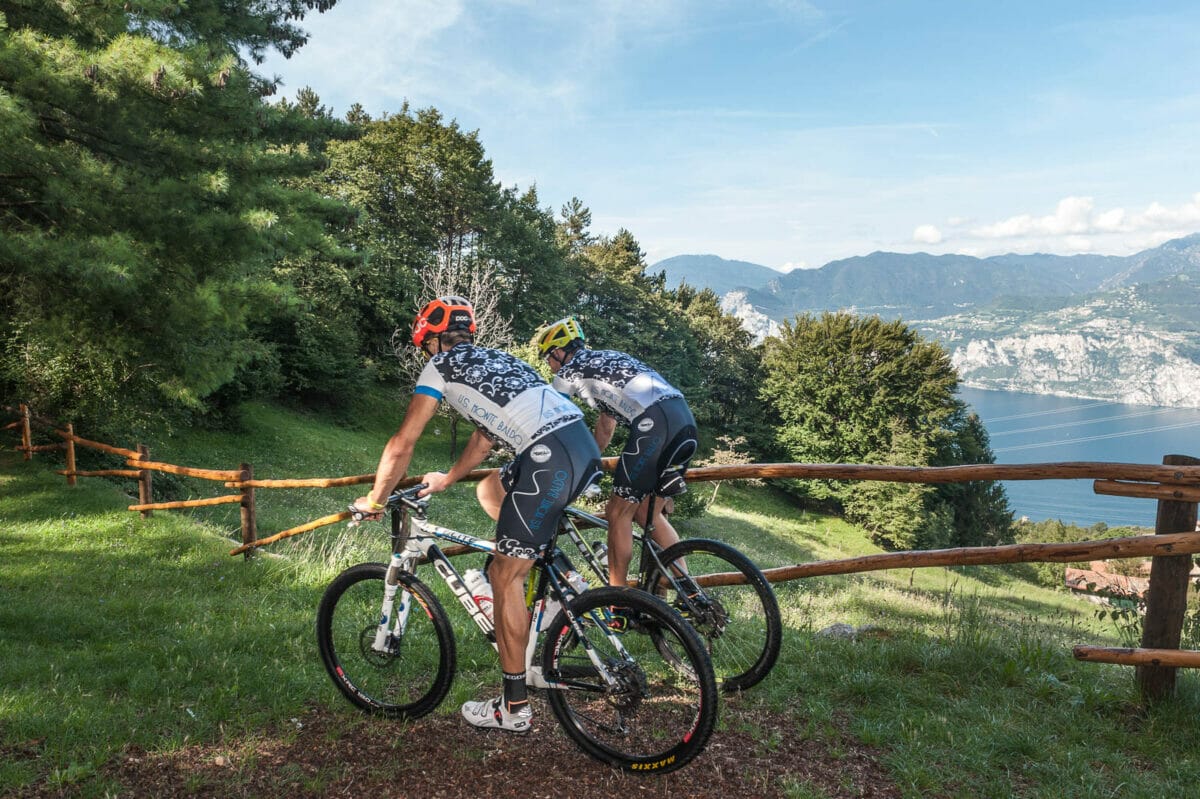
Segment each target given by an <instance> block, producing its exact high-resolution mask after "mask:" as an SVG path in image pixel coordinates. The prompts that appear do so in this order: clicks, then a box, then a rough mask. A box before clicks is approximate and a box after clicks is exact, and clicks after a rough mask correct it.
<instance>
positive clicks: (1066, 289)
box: [650, 234, 1200, 407]
mask: <svg viewBox="0 0 1200 799" xmlns="http://www.w3.org/2000/svg"><path fill="white" fill-rule="evenodd" d="M650 271H651V272H657V271H662V272H664V273H665V274H666V278H667V285H669V286H675V285H678V284H679V283H680V282H687V283H689V284H691V285H693V286H697V287H707V288H711V289H712V290H713V291H715V292H716V293H718V294H719V295H721V297H722V304H723V307H725V309H726V310H727V311H729V312H731V313H734V314H735V315H737V316H738V317H739V318H741V319H742V322H743V324H744V325H745V326H746V327H747V329H748V330H750V331H751V332H752V333H754V334H755V335H756V337H758V338H762V337H764V336H766V335H772V334H774V333H775V332H776V331H777V330H778V324H779V323H781V322H783V321H784V320H787V319H791V318H794V317H795V316H797V315H799V314H805V313H810V314H818V313H821V312H823V311H834V310H846V311H851V312H853V313H858V314H866V315H878V316H880V317H882V318H885V319H897V318H898V319H903V320H904V321H905V322H906V323H908V324H909V325H911V326H913V327H915V328H916V329H918V330H920V331H921V332H922V333H923V334H925V335H927V336H929V337H932V338H936V339H937V340H938V341H940V342H941V343H942V344H943V345H944V346H945V347H946V348H947V349H948V350H949V351H950V354H951V358H952V360H953V361H954V363H955V366H956V367H957V368H958V370H959V374H960V377H961V378H962V381H963V382H964V383H965V384H967V385H971V386H976V387H979V388H992V389H1002V390H1008V391H1027V392H1030V393H1037V394H1060V395H1064V396H1075V397H1089V398H1096V399H1109V400H1114V401H1120V402H1128V403H1134V404H1145V405H1168V406H1180V407H1200V318H1198V314H1197V311H1198V310H1200V234H1195V235H1191V236H1187V237H1184V238H1180V239H1175V240H1172V241H1168V242H1166V243H1165V244H1162V245H1160V246H1158V247H1155V248H1153V249H1149V250H1144V251H1142V252H1139V253H1136V254H1134V255H1129V256H1113V255H1072V256H1060V255H1048V254H1042V253H1038V254H1032V255H1018V254H1008V255H998V256H993V257H990V258H974V257H971V256H967V255H930V254H928V253H893V252H875V253H871V254H870V255H864V256H857V257H853V258H845V259H842V260H838V261H832V262H830V263H828V264H826V265H825V266H823V267H821V268H820V269H807V270H794V271H792V272H789V273H786V274H784V273H780V272H776V271H774V270H772V269H769V268H768V267H764V266H760V265H758V264H751V263H747V262H744V261H728V260H725V259H722V258H719V257H717V256H714V255H681V256H676V257H674V258H670V259H667V260H665V261H660V262H658V263H656V264H654V265H653V266H651V267H650Z"/></svg>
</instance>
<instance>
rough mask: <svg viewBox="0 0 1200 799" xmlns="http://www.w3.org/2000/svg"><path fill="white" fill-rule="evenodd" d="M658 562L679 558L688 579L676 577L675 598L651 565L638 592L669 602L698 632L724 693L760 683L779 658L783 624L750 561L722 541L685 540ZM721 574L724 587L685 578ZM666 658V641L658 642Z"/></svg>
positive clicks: (766, 586) (772, 595)
mask: <svg viewBox="0 0 1200 799" xmlns="http://www.w3.org/2000/svg"><path fill="white" fill-rule="evenodd" d="M660 557H661V560H662V562H663V563H664V564H666V565H667V567H668V568H670V566H671V564H673V563H675V562H677V561H680V560H682V562H683V563H685V564H686V566H687V572H688V575H690V577H685V576H677V577H676V580H677V582H678V583H679V587H680V589H681V591H680V595H679V596H675V592H674V589H673V588H672V586H671V584H670V583H669V582H667V580H666V579H664V578H663V575H662V571H661V570H660V569H659V567H658V565H657V564H653V563H652V564H647V565H649V566H650V567H651V568H650V572H649V573H648V574H646V575H645V577H644V578H643V581H642V588H643V589H645V590H647V591H649V592H650V593H652V594H654V595H655V596H658V597H660V598H662V599H664V600H668V601H670V602H671V603H672V605H671V606H672V607H674V608H675V609H676V610H678V611H679V613H680V615H681V616H683V618H684V619H685V620H686V621H687V622H688V623H689V624H691V625H692V627H694V628H695V629H696V632H698V633H700V637H701V638H702V639H704V643H705V645H706V646H707V648H708V654H709V655H710V656H711V657H712V663H713V672H714V673H715V674H716V676H717V683H718V684H719V685H720V686H721V689H722V690H723V691H726V692H733V691H744V690H745V689H747V688H749V687H750V686H752V685H756V684H757V683H759V682H761V681H762V680H763V679H764V678H765V677H766V676H767V674H768V673H770V671H771V667H773V666H774V665H775V661H776V660H778V659H779V649H780V643H781V641H782V638H783V621H782V619H781V618H780V615H779V603H778V602H777V601H776V599H775V592H774V591H773V590H772V589H771V584H770V583H769V582H767V578H766V577H765V576H764V575H763V573H762V570H761V569H759V568H758V567H757V566H755V565H754V562H753V561H752V560H750V559H749V558H747V557H746V556H745V555H743V554H742V553H741V552H739V551H738V550H737V549H735V548H733V547H731V546H730V545H729V544H726V543H724V542H722V541H714V540H712V539H708V538H689V539H685V540H683V541H680V542H679V543H677V544H674V545H673V546H671V547H670V548H668V549H667V550H665V551H664V552H663V553H662V555H661V556H660ZM718 574H720V575H726V578H725V579H723V580H722V582H726V581H728V582H729V583H730V584H728V585H698V584H697V583H696V582H694V580H693V579H691V578H699V577H704V576H709V575H718ZM663 644H664V646H666V647H667V652H664V654H666V655H668V656H671V655H670V646H671V642H670V641H664V642H663Z"/></svg>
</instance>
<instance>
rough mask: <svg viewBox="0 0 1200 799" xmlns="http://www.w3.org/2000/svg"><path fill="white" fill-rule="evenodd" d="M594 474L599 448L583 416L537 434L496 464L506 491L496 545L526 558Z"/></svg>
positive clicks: (541, 545)
mask: <svg viewBox="0 0 1200 799" xmlns="http://www.w3.org/2000/svg"><path fill="white" fill-rule="evenodd" d="M599 476H600V450H599V449H598V448H597V447H596V439H595V437H593V436H592V433H591V431H589V430H588V428H587V425H586V424H584V422H583V420H582V419H580V420H579V421H576V422H573V423H571V424H569V425H567V426H566V427H560V428H559V429H557V430H555V431H554V432H552V433H547V434H546V435H544V436H542V437H541V438H539V439H538V440H537V441H535V442H534V443H533V444H531V445H530V446H529V447H528V448H527V449H526V450H525V451H524V452H522V453H521V454H520V455H518V456H517V457H516V458H514V459H513V460H512V461H510V462H509V463H508V464H506V465H505V466H504V468H503V469H501V470H500V485H501V487H503V488H504V491H505V492H506V493H505V495H504V501H503V502H502V503H501V504H500V518H499V520H498V521H497V522H496V551H497V552H499V553H500V554H502V555H508V556H510V557H514V558H524V559H526V560H532V559H534V558H536V557H537V556H538V555H539V554H541V552H543V551H544V550H545V549H546V547H547V546H548V545H549V543H550V541H551V540H552V539H553V538H554V533H555V530H556V529H557V528H558V522H559V519H560V518H562V512H563V508H565V507H567V505H569V504H571V502H573V501H574V500H575V498H576V497H577V496H579V495H580V494H581V493H582V492H583V489H585V488H587V487H588V486H589V485H591V484H592V483H593V482H595V480H596V478H597V477H599Z"/></svg>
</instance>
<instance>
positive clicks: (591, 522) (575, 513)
mask: <svg viewBox="0 0 1200 799" xmlns="http://www.w3.org/2000/svg"><path fill="white" fill-rule="evenodd" d="M654 501H655V497H653V496H651V497H650V504H649V505H648V506H647V507H646V526H645V527H644V528H643V532H641V533H638V532H637V530H636V529H635V530H634V532H633V538H634V540H635V541H640V542H641V549H642V552H641V557H640V558H639V559H638V576H637V587H638V588H641V589H643V590H649V588H650V587H649V586H647V585H645V582H646V580H647V575H648V574H649V569H648V566H649V564H650V563H654V564H655V565H656V566H658V570H659V572H660V573H662V574H665V575H667V579H668V580H669V581H670V583H671V587H672V588H674V589H675V590H676V591H677V592H679V593H681V594H683V595H684V596H688V595H690V594H694V593H695V590H696V588H698V586H696V585H693V586H692V587H691V588H690V589H685V588H681V587H680V585H679V580H678V577H682V576H684V575H685V574H686V573H685V572H680V573H679V574H678V575H676V574H675V572H676V571H677V570H676V569H668V568H667V566H666V564H665V563H663V561H662V557H661V555H662V553H663V552H664V550H663V548H662V546H661V545H659V543H658V542H657V541H655V540H654ZM576 520H578V521H581V522H583V523H584V524H586V525H587V526H588V527H598V528H600V529H601V530H608V521H607V520H606V519H605V518H604V517H602V516H596V515H595V514H591V513H588V512H587V511H585V510H582V509H581V508H577V507H575V506H574V505H571V506H568V507H567V508H566V509H565V510H564V511H563V517H562V521H561V522H560V523H559V530H560V532H562V533H565V534H566V536H567V538H569V539H571V543H573V544H574V545H575V548H576V549H578V550H579V555H580V557H582V558H583V560H584V562H586V563H587V565H588V568H589V569H591V570H592V572H593V573H594V574H595V575H596V576H597V577H600V578H602V579H605V580H607V579H608V569H607V568H605V566H604V565H603V564H602V563H600V559H599V558H597V557H596V552H595V550H593V549H592V547H591V546H590V545H588V542H587V541H586V540H585V539H584V538H583V534H582V533H580V531H579V525H578V524H576ZM681 540H682V539H681Z"/></svg>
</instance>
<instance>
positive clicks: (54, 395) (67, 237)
mask: <svg viewBox="0 0 1200 799" xmlns="http://www.w3.org/2000/svg"><path fill="white" fill-rule="evenodd" d="M332 5H333V2H332V0H254V2H251V0H220V1H218V0H192V1H191V2H188V3H179V2H170V1H168V0H157V1H153V0H147V1H146V2H138V3H127V4H120V3H87V4H78V3H72V4H68V3H46V2H20V3H12V2H10V3H5V4H4V6H3V11H2V12H0V383H2V385H3V388H4V390H5V393H8V392H12V393H13V394H15V395H17V396H21V397H23V398H25V399H28V400H29V401H31V402H33V403H34V404H35V405H36V407H38V408H40V409H42V410H43V411H45V412H47V413H50V412H58V413H63V414H67V415H71V416H74V417H75V418H77V419H78V418H83V417H91V418H95V419H99V418H103V417H106V416H108V415H110V414H113V413H114V412H115V409H116V408H117V407H129V406H131V405H132V406H134V407H138V408H142V409H146V408H154V407H157V406H159V405H161V404H163V403H167V404H174V405H176V406H182V407H191V408H199V407H201V406H202V404H203V401H204V399H205V398H206V397H209V396H211V395H212V394H213V393H214V392H215V391H217V390H218V389H220V388H221V387H222V386H224V385H226V384H227V383H229V382H230V380H232V379H233V377H234V376H235V374H237V373H238V371H239V370H247V369H248V368H249V367H250V365H251V364H252V363H253V362H254V361H255V359H256V358H261V357H264V356H265V355H266V354H267V353H266V352H265V351H264V348H263V347H262V346H261V345H260V344H259V343H258V342H256V341H255V340H254V339H253V337H252V336H250V335H249V333H248V332H247V322H248V319H249V318H250V317H252V316H253V315H254V314H255V313H256V309H258V308H261V307H263V306H269V305H271V304H273V303H281V302H285V301H286V296H285V295H286V292H284V291H281V290H280V289H279V288H278V287H277V286H276V285H275V284H274V282H273V281H272V279H271V275H270V272H269V266H270V265H271V264H272V263H274V262H276V261H277V260H278V259H279V258H280V257H282V256H284V255H286V254H288V253H293V252H297V251H301V250H304V249H307V248H312V247H318V248H320V247H331V246H333V245H332V244H331V242H330V240H329V239H328V237H327V234H326V230H325V223H326V222H327V221H330V220H333V219H336V218H338V216H339V215H342V214H344V210H343V206H342V205H341V204H340V203H332V202H328V201H326V200H322V199H321V198H319V197H318V196H317V195H315V194H312V193H310V192H306V191H298V190H295V189H291V188H288V187H287V186H286V185H285V184H284V181H285V179H288V178H294V177H297V176H300V175H304V174H307V173H310V172H312V171H314V170H315V169H317V168H318V167H319V166H320V165H321V163H322V156H321V153H320V152H319V149H316V148H314V147H313V146H311V145H310V143H311V142H318V141H323V140H326V139H328V138H331V137H334V136H339V135H343V133H344V130H346V129H348V128H347V126H345V125H344V123H339V122H335V121H333V120H331V119H328V118H325V117H319V116H316V117H314V116H305V115H304V114H302V113H299V112H298V111H296V110H295V109H291V108H287V107H283V106H271V105H269V104H267V103H266V102H265V101H264V99H263V98H264V96H266V95H268V94H270V93H271V92H272V91H273V89H274V84H273V82H271V81H269V80H265V79H264V78H262V77H260V76H258V75H256V74H255V73H254V72H253V71H252V69H251V68H250V66H249V65H248V64H247V63H245V61H244V60H243V58H242V56H241V55H240V54H241V53H247V54H248V55H249V56H250V57H251V58H252V59H256V60H257V59H261V57H262V55H263V54H264V53H265V51H266V50H267V49H268V48H274V49H277V50H279V51H280V52H282V53H284V54H285V55H287V54H290V53H292V52H294V51H295V49H296V48H298V47H300V46H301V45H302V44H303V43H304V41H305V34H304V33H303V31H301V30H300V29H299V28H298V27H296V24H295V23H296V21H298V20H299V19H301V18H302V17H303V16H304V13H305V12H306V11H308V10H311V9H318V10H324V9H325V8H328V7H330V6H332Z"/></svg>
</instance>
